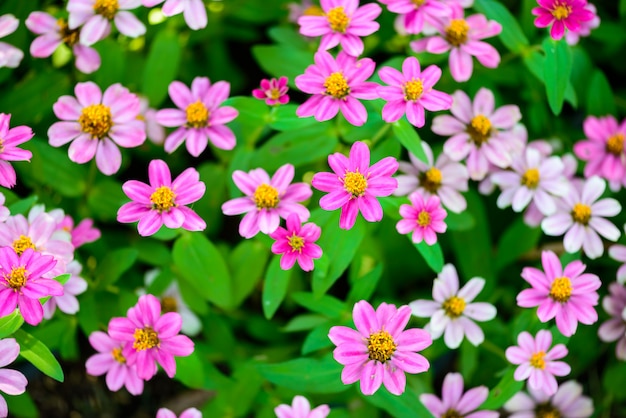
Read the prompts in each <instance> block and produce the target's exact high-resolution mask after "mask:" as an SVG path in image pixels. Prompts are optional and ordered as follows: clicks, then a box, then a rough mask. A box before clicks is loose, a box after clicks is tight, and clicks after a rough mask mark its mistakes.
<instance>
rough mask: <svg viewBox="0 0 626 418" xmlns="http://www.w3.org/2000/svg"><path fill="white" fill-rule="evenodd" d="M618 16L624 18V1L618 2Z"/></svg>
mask: <svg viewBox="0 0 626 418" xmlns="http://www.w3.org/2000/svg"><path fill="white" fill-rule="evenodd" d="M619 15H620V16H621V17H624V16H626V0H619Z"/></svg>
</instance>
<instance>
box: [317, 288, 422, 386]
mask: <svg viewBox="0 0 626 418" xmlns="http://www.w3.org/2000/svg"><path fill="white" fill-rule="evenodd" d="M352 318H353V320H354V325H355V326H356V331H355V330H354V329H352V328H348V327H344V326H334V327H332V328H331V329H330V332H329V333H328V338H330V340H331V341H332V342H333V344H335V345H336V346H337V348H335V350H334V351H333V356H334V357H335V360H336V361H337V362H338V363H340V364H342V365H343V366H344V368H343V371H342V372H341V381H342V382H343V383H344V384H345V385H349V384H351V383H354V382H356V381H357V380H360V381H361V392H363V394H364V395H373V394H374V393H375V392H376V391H377V390H378V389H379V388H380V385H381V384H384V385H385V387H386V388H387V390H388V391H389V392H391V393H393V394H394V395H401V394H402V393H403V392H404V389H405V387H406V376H405V375H404V373H405V372H406V373H423V372H425V371H427V370H428V369H429V368H430V364H429V363H428V360H426V358H425V357H424V356H422V355H421V354H417V353H416V351H421V350H424V349H425V348H426V347H428V346H430V345H431V344H432V340H431V338H430V335H428V333H427V332H426V331H424V330H422V329H418V328H411V329H408V330H404V327H406V325H407V323H408V322H409V319H410V318H411V309H410V308H409V307H408V306H406V305H404V306H401V307H400V308H396V306H395V305H390V304H387V303H381V304H380V305H379V306H378V309H376V311H374V308H373V307H372V305H370V304H369V303H367V302H366V301H364V300H362V301H360V302H357V303H356V304H355V305H354V309H353V310H352Z"/></svg>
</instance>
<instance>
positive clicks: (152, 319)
mask: <svg viewBox="0 0 626 418" xmlns="http://www.w3.org/2000/svg"><path fill="white" fill-rule="evenodd" d="M181 325H182V319H181V317H180V314H178V313H177V312H167V313H165V314H163V315H161V304H160V303H159V300H158V299H157V298H156V297H155V296H153V295H143V296H140V297H139V301H138V302H137V304H136V305H135V306H133V307H132V308H130V309H128V313H127V317H125V318H113V319H111V321H110V322H109V335H110V336H111V338H113V339H115V340H118V341H128V342H129V344H127V345H126V346H125V347H124V349H123V351H122V354H123V355H124V357H125V358H126V360H127V362H128V365H129V366H132V365H135V364H136V368H137V376H139V377H140V378H141V379H143V380H150V379H151V378H152V376H154V375H155V374H156V372H157V368H156V363H159V365H160V366H161V367H163V370H165V373H167V375H168V376H169V377H174V375H175V374H176V362H175V360H174V356H188V355H190V354H191V353H193V350H194V344H193V341H191V340H190V339H189V337H187V336H185V335H179V334H178V333H179V332H180V327H181Z"/></svg>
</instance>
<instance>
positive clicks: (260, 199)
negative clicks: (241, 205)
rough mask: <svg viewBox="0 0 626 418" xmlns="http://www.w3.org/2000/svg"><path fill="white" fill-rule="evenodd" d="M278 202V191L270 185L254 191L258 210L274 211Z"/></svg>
mask: <svg viewBox="0 0 626 418" xmlns="http://www.w3.org/2000/svg"><path fill="white" fill-rule="evenodd" d="M278 201H279V199H278V190H276V188H275V187H272V186H270V185H269V184H265V183H263V184H261V185H260V186H259V187H257V188H256V190H255V191H254V203H256V207H257V208H258V209H274V208H275V207H276V206H278Z"/></svg>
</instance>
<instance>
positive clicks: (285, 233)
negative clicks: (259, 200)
mask: <svg viewBox="0 0 626 418" xmlns="http://www.w3.org/2000/svg"><path fill="white" fill-rule="evenodd" d="M321 233H322V229H321V228H320V227H319V226H317V225H315V224H314V223H308V224H306V225H304V226H302V221H300V217H299V216H298V214H296V213H291V214H290V215H289V216H288V217H287V229H285V228H283V227H282V226H279V227H278V228H277V229H276V230H275V231H274V232H272V233H271V234H270V237H271V238H272V239H274V240H276V241H275V242H274V243H273V244H272V252H273V253H274V254H282V255H283V256H282V257H281V258H280V268H282V269H283V270H289V269H290V268H292V267H293V265H294V263H295V262H296V260H297V261H298V264H299V265H300V268H301V269H302V270H304V271H311V270H313V259H316V258H320V257H321V256H322V249H321V248H320V246H319V245H317V244H315V241H317V240H318V239H319V237H320V234H321Z"/></svg>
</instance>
